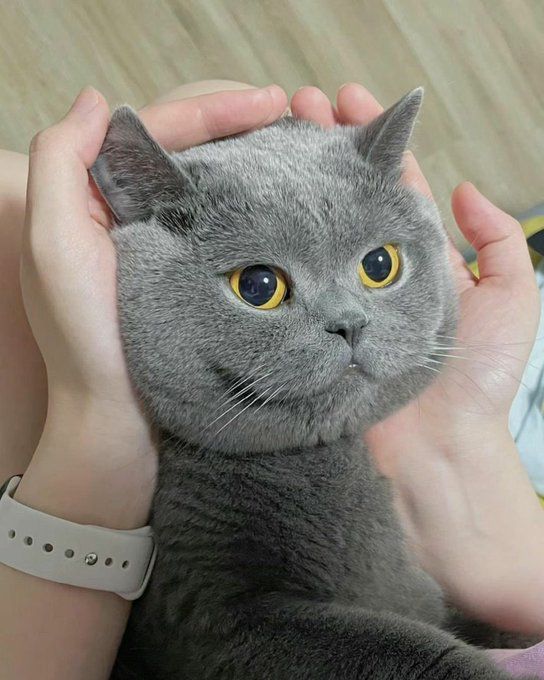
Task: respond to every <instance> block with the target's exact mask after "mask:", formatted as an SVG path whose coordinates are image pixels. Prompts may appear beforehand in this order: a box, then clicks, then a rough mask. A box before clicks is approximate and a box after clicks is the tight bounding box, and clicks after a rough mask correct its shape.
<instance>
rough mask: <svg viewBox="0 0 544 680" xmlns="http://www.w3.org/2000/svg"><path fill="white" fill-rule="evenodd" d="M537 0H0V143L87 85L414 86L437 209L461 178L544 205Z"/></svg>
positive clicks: (48, 116) (506, 199)
mask: <svg viewBox="0 0 544 680" xmlns="http://www.w3.org/2000/svg"><path fill="white" fill-rule="evenodd" d="M543 71H544V0H328V1H327V0H222V1H221V0H0V147H5V148H10V149H15V150H20V151H24V150H26V148H27V145H28V142H29V139H30V138H31V136H32V134H33V133H34V132H35V131H36V130H38V129H40V128H42V127H44V126H46V125H48V124H49V123H51V122H52V121H54V120H55V119H56V118H58V117H60V116H61V115H62V114H63V112H64V111H65V110H66V108H67V107H68V105H69V103H70V101H71V100H72V98H73V97H74V96H75V94H76V92H77V91H78V90H79V89H80V88H81V87H82V86H83V85H85V84H87V83H90V84H92V85H94V86H95V87H97V88H98V89H100V90H101V91H102V92H104V94H105V95H106V96H107V97H108V99H109V101H110V102H111V104H112V105H113V104H117V103H121V102H129V103H131V104H133V105H134V106H139V105H142V104H143V103H144V102H147V101H149V100H150V99H153V98H154V97H156V96H157V95H159V94H160V93H162V92H164V91H166V90H168V89H170V88H173V87H174V86H176V85H178V84H180V83H184V82H189V81H192V80H199V79H204V78H229V79H233V80H242V81H247V82H249V83H254V84H257V85H265V84H268V83H270V82H276V83H279V84H280V85H282V86H283V87H284V88H285V89H286V90H287V92H288V93H289V94H292V93H293V92H294V91H295V90H296V89H297V88H298V87H300V86H301V85H303V84H308V83H311V84H314V85H317V86H319V87H321V88H322V89H323V90H324V91H325V92H326V93H327V94H329V95H330V96H334V94H335V91H336V89H337V88H338V86H339V85H341V84H342V83H344V82H346V81H350V80H355V81H359V82H362V83H364V84H366V85H367V86H368V87H369V88H371V89H372V91H373V92H374V93H375V94H377V95H378V97H379V98H380V99H381V100H382V101H383V103H385V104H389V103H391V102H393V101H394V100H395V99H396V98H398V97H399V96H400V95H402V94H403V93H404V92H406V91H407V90H409V89H411V88H413V87H415V86H417V85H420V84H422V85H424V86H425V88H426V100H425V106H424V112H423V115H422V119H421V120H422V122H421V125H420V126H419V128H418V131H417V136H416V145H417V150H418V154H419V157H420V159H421V160H422V163H423V166H424V168H425V170H426V171H427V173H428V176H429V179H430V181H431V184H432V186H433V188H434V191H435V194H436V197H437V200H438V203H439V206H440V207H441V209H442V211H443V213H444V216H445V217H446V219H447V220H448V222H451V218H450V217H449V194H450V192H451V189H452V188H453V186H454V185H455V184H456V183H458V182H459V181H461V180H463V179H470V180H472V181H474V182H475V183H476V184H477V185H478V186H479V187H480V188H481V189H482V190H483V191H484V192H486V193H487V194H488V195H489V196H490V197H492V198H493V199H494V200H495V201H497V202H498V203H499V204H500V205H501V206H502V207H504V208H505V209H507V210H509V211H511V212H513V213H517V212H519V211H522V210H525V209H527V208H529V207H531V206H532V205H533V204H535V203H537V202H541V201H544V172H543V170H542V164H543V163H544V79H543Z"/></svg>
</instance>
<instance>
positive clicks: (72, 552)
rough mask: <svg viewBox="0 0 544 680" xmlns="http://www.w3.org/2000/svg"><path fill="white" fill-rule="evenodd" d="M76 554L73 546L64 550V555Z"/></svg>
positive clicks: (71, 555)
mask: <svg viewBox="0 0 544 680" xmlns="http://www.w3.org/2000/svg"><path fill="white" fill-rule="evenodd" d="M73 556H74V551H73V550H72V548H68V550H65V551H64V557H73Z"/></svg>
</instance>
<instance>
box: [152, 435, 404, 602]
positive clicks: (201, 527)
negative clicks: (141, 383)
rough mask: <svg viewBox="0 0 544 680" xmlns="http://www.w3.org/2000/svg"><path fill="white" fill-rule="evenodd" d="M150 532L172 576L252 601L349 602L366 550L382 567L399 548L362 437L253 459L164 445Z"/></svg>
mask: <svg viewBox="0 0 544 680" xmlns="http://www.w3.org/2000/svg"><path fill="white" fill-rule="evenodd" d="M153 526H154V529H155V531H156V533H157V536H158V538H159V544H161V543H162V544H163V546H164V547H165V549H164V550H163V551H162V555H163V559H164V560H168V561H170V570H171V571H174V570H176V573H178V574H179V573H180V569H181V568H183V569H184V570H185V571H184V574H183V578H184V579H186V580H188V581H191V582H194V580H195V579H196V584H197V585H196V586H195V587H198V588H201V587H202V582H206V583H210V582H213V583H219V582H220V583H223V585H224V584H225V582H226V583H227V584H228V585H227V586H226V589H227V590H230V589H232V588H233V587H235V588H236V589H237V590H238V589H246V590H251V591H252V592H254V591H255V590H258V589H260V588H263V589H270V588H278V589H282V588H285V587H289V588H293V587H296V588H299V589H303V590H312V591H315V592H319V593H321V594H323V593H328V594H330V595H331V596H333V595H338V593H343V594H344V595H345V596H355V593H353V592H351V590H350V588H351V585H352V584H355V583H359V584H360V583H361V579H360V578H357V575H358V574H359V573H360V571H361V569H362V568H363V566H364V565H365V564H366V563H367V562H368V559H369V558H368V550H369V549H370V548H371V549H372V551H373V554H374V557H375V558H376V559H378V558H379V555H378V553H380V554H381V553H383V559H384V560H387V559H390V558H391V555H392V554H394V553H395V551H396V546H397V544H398V539H399V530H398V525H397V522H396V518H395V517H394V513H393V511H392V505H391V498H390V494H389V488H388V485H387V484H386V483H385V481H384V480H383V479H382V478H381V477H380V475H379V474H378V473H377V471H376V469H375V467H374V466H373V464H372V462H371V460H370V458H369V455H368V453H367V451H366V450H365V448H364V446H363V444H362V441H361V438H360V437H358V438H352V439H351V438H350V439H347V438H342V439H340V440H337V441H335V442H332V443H330V444H326V445H319V446H315V447H308V448H301V449H291V450H285V451H276V452H270V453H267V454H257V455H254V456H251V455H249V454H246V455H244V456H240V455H235V454H227V453H223V452H218V451H211V450H205V449H198V448H196V447H194V446H190V445H187V444H186V443H184V442H182V441H181V440H175V439H172V438H170V439H169V440H166V439H165V440H163V447H162V450H161V465H160V472H159V483H158V489H157V493H156V496H155V504H154V510H153ZM365 554H366V557H365ZM387 555H389V558H388V557H387ZM167 570H168V568H167V569H166V571H167ZM367 582H368V579H367ZM350 584H351V585H350Z"/></svg>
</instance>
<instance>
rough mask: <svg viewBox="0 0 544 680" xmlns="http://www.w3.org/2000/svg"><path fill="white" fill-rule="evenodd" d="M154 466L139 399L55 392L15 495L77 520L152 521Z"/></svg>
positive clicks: (117, 524)
mask: <svg viewBox="0 0 544 680" xmlns="http://www.w3.org/2000/svg"><path fill="white" fill-rule="evenodd" d="M156 471H157V456H156V453H155V449H154V445H153V441H152V436H151V433H150V430H149V427H148V425H147V423H146V422H145V420H144V418H143V416H142V415H141V414H140V413H139V412H138V409H137V407H134V409H132V407H125V408H120V407H119V405H116V404H113V403H105V402H103V401H101V402H96V401H95V400H93V399H91V398H88V397H87V396H86V395H72V398H71V399H68V398H67V395H58V394H55V395H52V398H51V399H50V403H49V410H48V415H47V419H46V423H45V427H44V431H43V433H42V437H41V439H40V442H39V444H38V447H37V449H36V451H35V453H34V456H33V458H32V460H31V462H30V464H29V466H28V468H27V470H26V472H25V474H24V476H23V479H22V480H21V483H20V485H19V487H18V489H17V491H16V493H15V498H16V499H17V500H18V501H19V502H20V503H23V504H26V505H29V506H31V507H33V508H35V509H37V510H41V511H43V512H46V513H48V514H52V515H56V516H58V517H62V518H64V519H67V520H70V521H73V522H77V523H80V524H96V525H99V526H104V527H107V528H111V529H133V528H137V527H139V526H142V525H144V524H146V523H147V521H148V516H149V510H150V507H151V501H152V496H153V491H154V486H155V478H156Z"/></svg>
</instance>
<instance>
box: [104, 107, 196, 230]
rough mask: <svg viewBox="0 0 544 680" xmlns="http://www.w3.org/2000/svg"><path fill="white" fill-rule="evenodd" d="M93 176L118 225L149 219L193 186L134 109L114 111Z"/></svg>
mask: <svg viewBox="0 0 544 680" xmlns="http://www.w3.org/2000/svg"><path fill="white" fill-rule="evenodd" d="M91 175H92V177H93V179H94V181H95V182H96V184H97V186H98V188H99V189H100V192H101V194H102V196H103V197H104V199H105V200H106V202H107V203H108V205H109V207H110V208H111V210H112V212H113V214H114V217H115V220H116V222H117V224H127V223H129V222H135V221H137V220H146V219H148V218H149V217H151V215H152V214H153V213H154V211H155V209H156V208H157V207H158V206H159V205H160V204H164V203H169V202H170V203H171V202H173V201H175V200H176V199H179V197H180V195H181V194H182V193H183V192H184V190H185V189H186V188H187V187H188V186H190V185H191V184H192V183H191V180H190V178H188V177H187V176H185V175H184V173H183V172H182V171H181V170H180V169H179V168H178V167H177V166H176V165H175V163H174V161H173V160H172V158H171V157H170V156H169V155H168V154H167V153H166V152H165V151H164V150H163V149H162V148H161V147H160V146H159V145H158V144H157V142H155V140H154V139H152V138H151V136H150V135H149V133H148V132H147V130H146V129H145V127H144V126H143V124H142V122H141V121H140V119H139V118H138V116H137V114H136V112H135V111H134V110H133V109H131V108H130V106H121V107H120V108H118V109H117V110H116V111H114V113H113V115H112V117H111V121H110V125H109V128H108V132H107V134H106V138H105V140H104V144H103V145H102V149H101V150H100V154H99V155H98V158H97V159H96V161H95V163H94V165H93V167H92V168H91Z"/></svg>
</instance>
